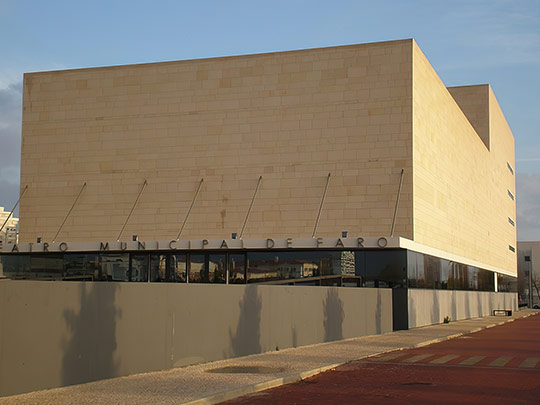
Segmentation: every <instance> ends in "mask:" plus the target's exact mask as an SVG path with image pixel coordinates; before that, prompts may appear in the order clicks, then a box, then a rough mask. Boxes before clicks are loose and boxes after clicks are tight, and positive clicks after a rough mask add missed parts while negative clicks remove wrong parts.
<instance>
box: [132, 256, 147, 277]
mask: <svg viewBox="0 0 540 405" xmlns="http://www.w3.org/2000/svg"><path fill="white" fill-rule="evenodd" d="M148 259H149V255H132V256H131V271H130V274H129V281H138V282H144V281H148Z"/></svg>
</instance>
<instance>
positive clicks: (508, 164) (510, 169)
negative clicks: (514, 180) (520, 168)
mask: <svg viewBox="0 0 540 405" xmlns="http://www.w3.org/2000/svg"><path fill="white" fill-rule="evenodd" d="M506 166H507V167H508V170H509V171H510V173H512V175H513V174H514V169H512V166H510V163H508V162H506Z"/></svg>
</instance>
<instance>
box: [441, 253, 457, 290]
mask: <svg viewBox="0 0 540 405" xmlns="http://www.w3.org/2000/svg"><path fill="white" fill-rule="evenodd" d="M440 285H441V286H440V288H441V289H442V290H451V289H453V288H454V276H453V272H452V262H451V261H449V260H444V259H441V284H440Z"/></svg>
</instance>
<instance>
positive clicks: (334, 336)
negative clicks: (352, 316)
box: [323, 288, 344, 342]
mask: <svg viewBox="0 0 540 405" xmlns="http://www.w3.org/2000/svg"><path fill="white" fill-rule="evenodd" d="M323 308H324V341H325V342H331V341H333V340H341V339H343V318H344V312H343V301H341V299H340V298H339V295H338V290H337V288H329V289H328V292H327V293H326V299H325V300H324V303H323Z"/></svg>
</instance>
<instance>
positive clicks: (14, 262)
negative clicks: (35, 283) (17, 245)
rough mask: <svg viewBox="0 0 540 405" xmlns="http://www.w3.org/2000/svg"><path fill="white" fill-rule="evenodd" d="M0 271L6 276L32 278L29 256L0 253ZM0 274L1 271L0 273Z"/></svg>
mask: <svg viewBox="0 0 540 405" xmlns="http://www.w3.org/2000/svg"><path fill="white" fill-rule="evenodd" d="M0 261H1V263H2V264H1V266H2V271H3V274H4V276H5V277H8V278H14V279H17V278H33V277H32V275H31V274H30V256H28V255H0ZM0 274H2V273H0Z"/></svg>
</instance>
